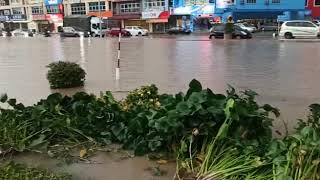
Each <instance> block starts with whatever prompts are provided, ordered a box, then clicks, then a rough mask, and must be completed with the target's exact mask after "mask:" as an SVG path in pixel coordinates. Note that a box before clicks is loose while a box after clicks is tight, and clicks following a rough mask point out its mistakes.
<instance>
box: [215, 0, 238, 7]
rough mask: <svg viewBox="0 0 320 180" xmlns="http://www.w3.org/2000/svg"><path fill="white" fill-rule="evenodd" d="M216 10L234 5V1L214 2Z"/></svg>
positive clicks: (220, 0)
mask: <svg viewBox="0 0 320 180" xmlns="http://www.w3.org/2000/svg"><path fill="white" fill-rule="evenodd" d="M216 2H217V8H227V7H228V6H229V5H234V2H235V1H234V0H216Z"/></svg>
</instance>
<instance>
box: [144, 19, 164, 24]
mask: <svg viewBox="0 0 320 180" xmlns="http://www.w3.org/2000/svg"><path fill="white" fill-rule="evenodd" d="M146 22H147V23H167V22H168V19H148V20H147V21H146Z"/></svg>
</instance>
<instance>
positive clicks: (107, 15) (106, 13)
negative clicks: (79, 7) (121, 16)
mask: <svg viewBox="0 0 320 180" xmlns="http://www.w3.org/2000/svg"><path fill="white" fill-rule="evenodd" d="M87 15H88V16H96V17H100V15H101V17H102V18H110V17H112V15H113V13H112V11H101V12H98V11H97V12H89V13H88V14H87Z"/></svg>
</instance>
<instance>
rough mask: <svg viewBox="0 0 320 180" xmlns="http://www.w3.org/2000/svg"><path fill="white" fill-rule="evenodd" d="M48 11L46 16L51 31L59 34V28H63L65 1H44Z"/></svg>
mask: <svg viewBox="0 0 320 180" xmlns="http://www.w3.org/2000/svg"><path fill="white" fill-rule="evenodd" d="M44 4H45V6H46V9H47V14H46V15H45V16H46V17H45V18H46V20H47V21H48V23H49V24H52V25H50V26H49V27H50V29H49V30H50V31H52V32H58V27H59V26H63V17H64V7H63V0H44Z"/></svg>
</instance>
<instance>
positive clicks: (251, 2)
mask: <svg viewBox="0 0 320 180" xmlns="http://www.w3.org/2000/svg"><path fill="white" fill-rule="evenodd" d="M247 3H248V4H255V3H257V0H247Z"/></svg>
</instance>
